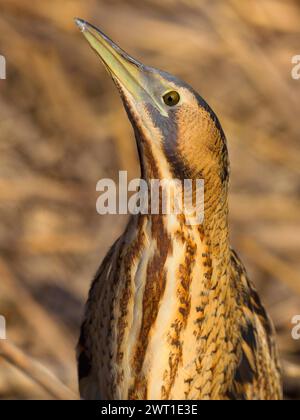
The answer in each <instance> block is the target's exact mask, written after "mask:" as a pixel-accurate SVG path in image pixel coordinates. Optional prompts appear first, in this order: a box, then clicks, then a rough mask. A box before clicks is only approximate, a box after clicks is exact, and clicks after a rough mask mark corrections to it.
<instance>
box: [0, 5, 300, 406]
mask: <svg viewBox="0 0 300 420" xmlns="http://www.w3.org/2000/svg"><path fill="white" fill-rule="evenodd" d="M0 10H1V13H0V34H1V35H0V54H2V55H4V56H5V57H6V60H7V79H6V80H0V88H1V96H0V279H1V280H0V314H1V315H4V316H5V317H6V320H7V335H8V338H9V340H8V341H9V343H14V345H15V346H16V347H14V348H13V351H14V352H16V353H15V355H14V356H13V357H12V358H11V360H10V362H9V357H8V358H7V357H6V358H1V357H0V398H2V399H4V398H5V399H6V398H9V399H16V398H22V399H33V398H54V397H55V396H54V395H53V394H51V392H49V390H48V391H46V390H45V389H44V388H45V387H44V388H43V386H41V384H39V383H37V382H36V381H34V380H32V378H31V377H30V376H31V374H30V372H29V374H28V372H27V374H26V369H27V370H29V371H31V369H29V368H28V366H30V363H33V364H34V366H36V365H35V364H36V363H40V364H41V365H42V369H44V368H46V369H48V370H49V371H51V372H52V373H53V374H54V375H55V377H56V378H58V379H59V380H60V381H62V382H63V383H65V384H66V385H67V386H68V387H69V388H70V389H72V390H73V391H74V392H77V380H76V367H75V351H74V348H75V345H76V341H77V337H78V331H79V325H80V319H81V316H82V312H83V305H84V302H85V300H86V297H87V292H88V289H89V286H90V282H91V279H92V277H93V274H94V272H95V271H96V269H97V266H98V265H99V263H100V261H101V260H102V258H103V256H104V255H105V253H106V251H107V249H108V247H109V246H110V245H111V244H112V243H113V241H114V240H115V239H116V238H117V236H118V235H119V234H120V233H122V229H123V228H124V224H125V223H126V217H124V216H105V217H104V216H99V215H97V213H96V210H95V203H96V199H97V193H96V191H95V188H96V183H97V181H98V180H99V179H100V178H103V177H112V178H114V179H117V177H118V171H119V170H128V171H129V178H131V177H135V176H138V175H139V167H138V162H137V154H136V150H135V142H134V138H133V135H132V131H131V126H130V124H129V122H128V120H127V117H126V115H125V112H124V110H123V107H122V104H121V101H120V99H119V97H118V94H117V91H116V89H115V87H114V86H113V83H112V82H111V81H110V80H109V77H108V75H107V74H106V72H105V70H104V68H103V66H102V65H101V63H100V62H99V60H98V58H97V57H96V55H95V54H94V53H93V52H92V51H91V50H90V48H89V47H88V45H87V43H86V41H85V40H84V39H83V37H82V35H81V34H80V33H79V31H78V29H77V28H76V27H75V25H74V23H73V17H74V16H79V17H81V18H84V19H87V20H89V21H91V22H92V23H94V24H95V25H97V26H99V27H100V28H102V30H103V31H104V32H106V33H107V34H108V35H109V36H110V37H111V38H112V39H113V40H115V41H116V42H117V43H119V44H120V45H121V46H122V47H123V48H124V49H125V50H127V51H128V52H129V53H130V54H132V55H133V56H134V57H136V58H137V59H139V60H141V61H142V62H144V63H145V64H148V65H152V66H155V67H158V68H161V69H163V70H166V71H169V72H171V73H174V74H176V75H177V76H179V77H181V78H183V79H184V80H186V81H187V82H189V83H190V84H191V85H193V87H194V88H195V89H196V90H197V91H198V92H199V93H200V94H201V95H202V96H203V97H204V98H205V99H206V100H207V101H208V102H209V103H210V105H211V106H212V107H213V109H214V110H215V111H216V113H217V115H218V116H219V118H220V120H221V123H222V125H223V128H224V130H225V133H226V134H227V139H228V143H229V151H230V157H231V190H230V218H231V238H232V239H231V240H232V245H233V246H234V247H235V248H236V250H237V251H238V253H239V254H240V256H241V257H242V259H243V261H244V263H245V264H246V267H247V269H248V273H249V275H250V276H251V278H252V279H253V281H254V282H255V284H256V286H257V288H258V289H259V292H260V295H261V297H262V300H263V302H264V303H265V305H266V307H267V309H268V311H269V313H270V315H271V317H272V318H273V320H274V323H275V325H276V329H277V333H278V343H279V347H280V355H281V359H282V364H283V368H284V389H285V397H286V398H288V399H300V340H298V341H296V340H293V339H292V337H291V330H292V327H293V325H292V318H293V317H294V316H295V315H297V314H299V315H300V279H299V274H298V273H299V268H300V261H299V250H300V213H299V205H300V181H299V175H300V151H299V129H300V120H299V111H300V101H299V94H300V80H293V79H292V77H291V70H292V67H293V65H292V63H291V60H292V57H293V56H294V55H297V54H300V42H299V41H300V26H299V21H300V4H299V1H294V0H284V1H283V0H244V1H239V0H227V1H221V0H213V1H212V0H164V1H161V0H143V1H138V0H127V1H126V0H122V1H121V0H110V1H102V0H85V1H83V0H43V1H37V0H31V1H30V2H29V1H27V2H24V1H23V0H9V1H7V0H6V1H5V0H0ZM8 341H7V342H8ZM3 343H4V342H3V340H2V344H3ZM27 358H30V359H27ZM14 360H15V361H18V363H17V365H18V364H19V365H20V366H23V370H24V372H21V370H20V369H17V368H16V366H14V365H15V363H14ZM22 363H23V365H22ZM28 364H29V365H28ZM26 366H27V368H26Z"/></svg>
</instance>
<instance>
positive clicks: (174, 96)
mask: <svg viewBox="0 0 300 420" xmlns="http://www.w3.org/2000/svg"><path fill="white" fill-rule="evenodd" d="M179 99H180V97H179V94H178V93H177V92H175V91H174V92H169V93H166V94H165V95H164V101H165V103H166V104H167V105H170V106H173V105H176V104H178V102H179Z"/></svg>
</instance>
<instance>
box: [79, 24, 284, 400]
mask: <svg viewBox="0 0 300 420" xmlns="http://www.w3.org/2000/svg"><path fill="white" fill-rule="evenodd" d="M76 22H77V24H78V26H79V27H80V28H81V30H82V32H83V34H84V35H85V37H86V38H87V40H88V41H89V43H90V44H91V46H92V48H93V49H94V50H95V51H96V52H97V54H98V55H99V56H100V57H101V59H102V61H103V62H104V64H105V66H106V68H107V69H108V71H109V73H110V74H111V76H112V78H113V80H114V81H115V83H116V85H117V87H118V90H119V92H120V94H121V97H122V99H123V103H124V106H125V108H126V110H127V113H128V115H129V118H130V120H131V123H132V125H133V128H134V131H135V136H136V140H137V146H138V150H139V156H140V161H141V172H142V177H143V178H144V179H145V180H147V181H149V180H150V179H153V178H154V179H163V178H167V179H170V178H176V179H184V178H189V179H199V178H200V179H204V181H205V195H204V197H205V199H204V210H205V219H204V221H203V223H202V224H200V225H188V224H187V223H186V220H185V217H184V216H182V215H177V216H174V215H173V216H171V215H136V216H132V217H131V220H130V222H129V224H128V226H127V228H126V231H125V232H124V234H123V235H122V236H121V237H120V238H119V239H118V240H117V241H116V243H115V244H114V245H113V247H112V248H111V250H110V251H109V253H108V254H107V256H106V258H105V259H104V261H103V262H102V264H101V266H100V268H99V270H98V272H97V274H96V277H95V280H94V282H93V285H92V287H91V290H90V294H89V299H88V302H87V306H86V313H85V318H84V322H83V325H82V330H81V336H80V340H79V345H78V367H79V382H80V393H81V396H82V398H84V399H197V400H202V399H203V400H204V399H247V400H254V399H260V400H267V399H280V398H281V397H282V390H281V378H280V369H279V365H278V357H277V351H276V345H275V342H274V331H273V327H272V324H271V322H270V320H269V318H268V316H267V314H266V312H265V310H264V308H263V306H262V304H261V302H260V300H259V297H258V295H257V292H256V291H255V288H254V287H253V285H252V283H251V282H250V280H249V279H248V277H247V274H246V271H245V269H244V267H243V265H242V264H241V262H240V260H239V258H238V256H237V255H236V254H235V252H234V251H233V250H232V249H231V248H230V245H229V240H228V203H227V195H228V166H229V164H228V154H227V147H226V140H225V136H224V133H223V131H222V128H221V126H220V123H219V121H218V119H217V117H216V116H215V114H214V113H213V111H212V110H211V109H210V108H209V106H208V105H207V104H206V102H205V101H204V100H203V99H202V98H201V97H200V96H199V95H198V94H197V93H196V92H195V91H194V90H193V89H191V88H190V87H189V86H188V85H187V84H185V83H183V82H182V81H180V80H178V79H177V78H175V77H174V76H171V75H169V74H167V73H164V72H161V71H159V70H156V69H153V68H149V67H146V66H144V65H142V64H140V63H139V62H137V61H136V60H134V59H132V58H131V57H130V56H128V55H127V54H126V53H125V52H124V51H122V50H121V49H120V48H119V47H118V46H116V45H115V44H114V43H113V42H112V41H111V40H110V39H109V38H107V37H106V36H105V35H104V34H103V33H102V32H100V31H99V30H98V29H97V28H95V27H93V26H92V25H90V24H88V23H87V22H84V21H82V20H79V19H78V20H77V21H76Z"/></svg>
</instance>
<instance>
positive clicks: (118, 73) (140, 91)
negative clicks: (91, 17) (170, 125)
mask: <svg viewBox="0 0 300 420" xmlns="http://www.w3.org/2000/svg"><path fill="white" fill-rule="evenodd" d="M75 23H76V24H77V26H78V27H79V29H80V30H81V32H82V33H83V35H84V36H85V38H86V39H87V41H88V43H89V44H90V46H91V47H92V48H93V50H94V51H95V52H96V54H97V55H98V56H99V57H100V59H101V61H102V62H103V64H104V66H105V67H106V69H107V70H108V72H109V74H110V75H111V77H112V78H113V80H114V81H115V83H116V84H117V85H120V86H121V87H122V88H123V90H125V92H129V93H130V94H131V95H132V97H133V99H134V101H135V102H150V103H152V105H153V106H155V107H156V108H158V109H159V111H160V113H161V114H163V115H164V116H167V115H168V114H167V113H166V110H165V109H164V107H163V104H162V103H160V100H158V99H157V98H155V95H154V94H153V92H151V78H153V76H152V75H151V72H149V70H147V68H146V66H144V65H143V64H141V63H140V62H138V61H137V60H135V59H134V58H132V57H130V55H128V54H127V53H126V52H125V51H123V50H122V49H121V48H120V47H119V46H118V45H116V44H115V43H114V42H113V41H112V40H111V39H110V38H108V37H107V36H106V35H105V34H104V33H103V32H101V31H100V30H99V29H98V28H96V27H95V26H93V25H91V24H90V23H88V22H86V21H84V20H82V19H78V18H77V19H75ZM159 99H160V98H159Z"/></svg>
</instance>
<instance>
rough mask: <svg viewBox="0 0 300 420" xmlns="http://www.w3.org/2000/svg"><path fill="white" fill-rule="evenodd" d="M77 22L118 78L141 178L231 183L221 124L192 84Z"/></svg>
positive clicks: (85, 23)
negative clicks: (198, 179) (134, 55)
mask: <svg viewBox="0 0 300 420" xmlns="http://www.w3.org/2000/svg"><path fill="white" fill-rule="evenodd" d="M76 24H77V25H78V26H79V28H80V29H81V31H82V33H83V35H84V36H85V38H86V39H87V41H88V42H89V44H90V46H91V47H92V48H93V49H94V51H95V52H96V53H97V55H98V56H99V57H100V59H101V61H102V62H103V64H104V66H105V68H106V69H107V71H108V72H109V74H110V75H111V77H112V79H113V80H114V82H115V84H116V86H117V88H118V90H119V92H120V95H121V97H122V100H123V103H124V106H125V108H126V111H127V113H128V116H129V119H130V121H131V123H132V126H133V128H134V131H135V135H136V138H137V145H138V149H139V155H140V160H141V166H142V172H143V176H145V177H146V178H147V177H150V176H151V177H155V178H170V177H173V178H176V179H184V178H189V179H193V178H197V177H198V178H199V177H202V178H204V179H205V178H208V177H210V179H211V178H212V176H213V177H214V178H215V180H214V182H215V183H217V184H218V185H219V186H220V187H221V186H222V185H225V184H226V183H227V180H228V157H227V147H226V140H225V136H224V133H223V130H222V128H221V125H220V123H219V121H218V119H217V117H216V115H215V114H214V112H213V111H212V110H211V108H210V107H209V106H208V104H207V103H206V102H205V101H204V100H203V99H202V97H201V96H200V95H198V94H197V93H196V92H195V91H194V90H193V89H192V88H191V87H190V86H189V85H188V84H186V83H185V82H183V81H181V80H180V79H178V78H177V77H175V76H172V75H170V74H168V73H166V72H162V71H160V70H158V69H155V68H152V67H148V66H145V65H144V64H142V63H140V62H139V61H137V60H135V59H134V58H132V57H131V56H129V55H128V54H127V53H126V52H125V51H123V50H122V49H121V48H120V47H118V46H117V45H116V44H115V43H114V42H113V41H112V40H111V39H109V38H108V37H107V36H106V35H105V34H104V33H103V32H101V31H100V30H99V29H97V28H96V27H94V26H93V25H91V24H89V23H88V22H86V21H83V20H81V19H76Z"/></svg>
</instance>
